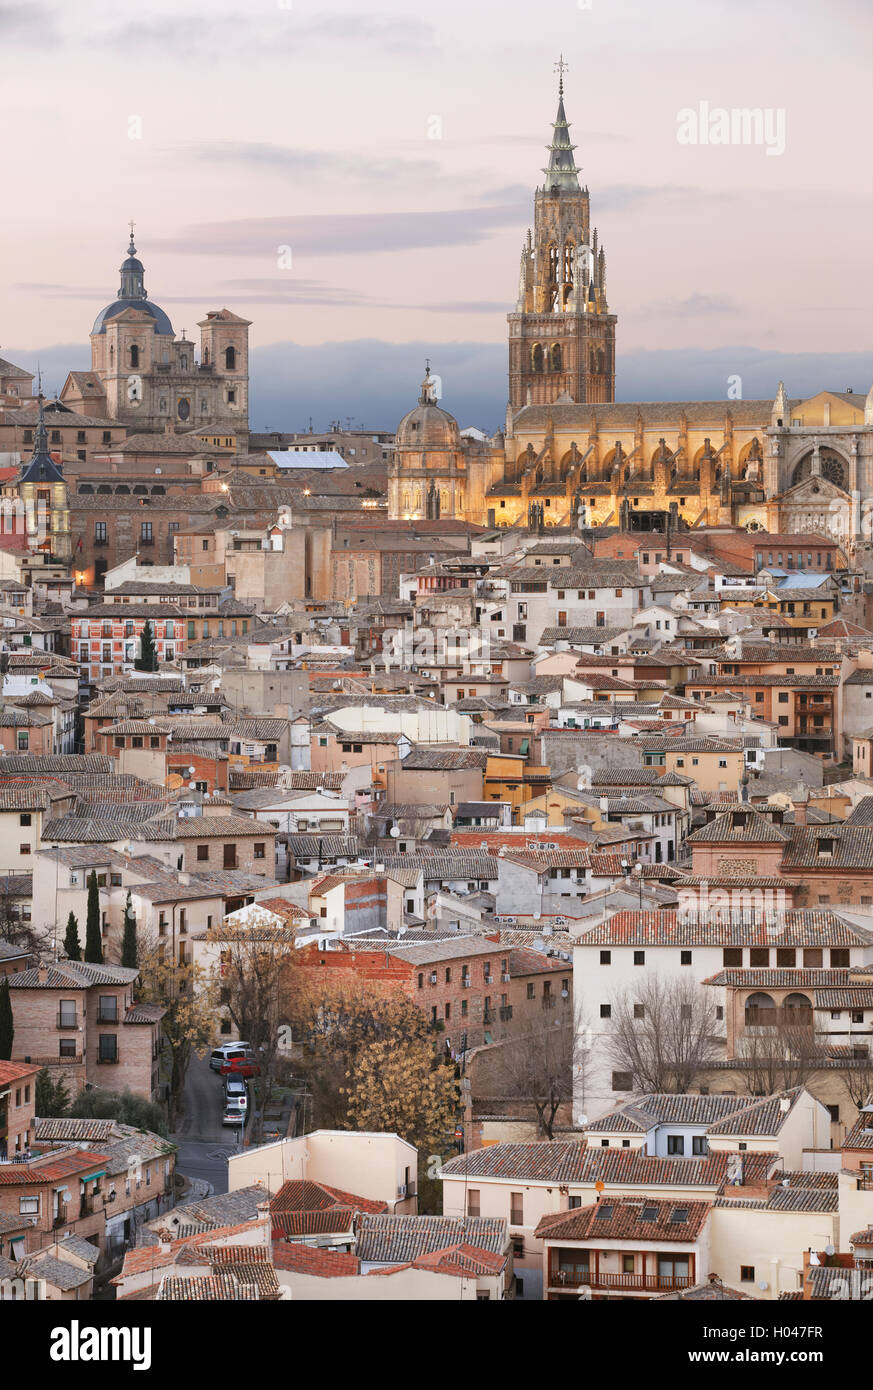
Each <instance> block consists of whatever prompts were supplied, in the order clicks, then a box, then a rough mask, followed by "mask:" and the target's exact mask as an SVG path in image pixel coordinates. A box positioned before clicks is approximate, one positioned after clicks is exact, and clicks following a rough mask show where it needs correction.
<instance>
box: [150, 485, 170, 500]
mask: <svg viewBox="0 0 873 1390" xmlns="http://www.w3.org/2000/svg"><path fill="white" fill-rule="evenodd" d="M166 492H167V489H166V488H165V487H161V485H160V483H157V484H156V485H155V486H154V487H153V488H152V497H165V496H166Z"/></svg>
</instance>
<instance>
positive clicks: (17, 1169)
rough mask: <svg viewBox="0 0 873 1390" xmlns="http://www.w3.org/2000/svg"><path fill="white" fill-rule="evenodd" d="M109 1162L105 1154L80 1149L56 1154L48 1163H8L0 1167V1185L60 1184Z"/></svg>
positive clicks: (31, 1185) (38, 1161)
mask: <svg viewBox="0 0 873 1390" xmlns="http://www.w3.org/2000/svg"><path fill="white" fill-rule="evenodd" d="M108 1162H109V1159H108V1158H107V1157H106V1155H105V1154H97V1153H83V1152H82V1151H81V1150H80V1149H70V1150H69V1151H67V1152H61V1153H56V1154H54V1155H53V1157H52V1161H51V1162H50V1163H43V1162H42V1161H41V1160H37V1161H36V1162H33V1163H10V1164H8V1165H5V1164H4V1165H3V1166H2V1167H0V1183H2V1184H3V1185H4V1186H6V1187H22V1186H27V1187H33V1186H36V1185H37V1184H38V1183H50V1182H61V1181H62V1180H63V1179H64V1178H72V1177H75V1175H76V1174H77V1173H87V1172H89V1170H90V1169H92V1168H102V1167H105V1165H106V1164H107V1163H108Z"/></svg>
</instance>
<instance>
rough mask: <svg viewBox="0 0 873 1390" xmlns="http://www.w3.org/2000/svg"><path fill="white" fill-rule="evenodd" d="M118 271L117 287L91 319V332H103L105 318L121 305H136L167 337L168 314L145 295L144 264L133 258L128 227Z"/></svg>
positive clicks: (120, 311) (117, 311)
mask: <svg viewBox="0 0 873 1390" xmlns="http://www.w3.org/2000/svg"><path fill="white" fill-rule="evenodd" d="M120 274H121V283H120V285H119V287H118V294H117V295H116V297H115V299H114V300H113V301H112V303H111V304H107V305H106V308H105V309H101V310H100V313H99V314H98V315H97V317H96V319H95V320H94V327H93V328H92V329H91V333H92V334H94V333H105V332H106V324H107V321H108V320H109V319H113V318H115V317H116V315H118V314H123V313H124V311H125V309H139V311H140V313H143V314H149V315H150V316H151V317H152V318H153V319H154V321H155V332H156V333H166V334H168V335H169V337H171V338H172V337H174V336H175V334H174V333H173V325H172V324H171V322H170V320H169V318H168V316H167V315H166V314H165V313H164V311H163V309H162V308H160V306H159V305H157V304H153V303H152V301H151V300H150V299H149V298H148V297H147V295H146V288H145V278H144V277H145V267H144V266H143V263H142V261H140V260H138V259H137V256H136V247H135V246H134V244H133V230H132V228H131V234H130V245H129V246H128V248H127V259H126V260H124V261H122V263H121V267H120Z"/></svg>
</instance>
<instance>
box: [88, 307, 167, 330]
mask: <svg viewBox="0 0 873 1390" xmlns="http://www.w3.org/2000/svg"><path fill="white" fill-rule="evenodd" d="M125 309H139V310H141V311H142V313H144V314H151V316H152V318H153V319H154V321H155V332H156V333H169V335H170V336H171V337H174V336H175V334H174V333H173V325H172V324H171V323H170V320H169V319H168V318H167V315H166V314H165V313H164V311H163V309H161V308H160V306H159V305H157V304H153V303H152V301H151V300H150V299H113V301H112V303H111V304H107V305H106V308H105V309H101V310H100V313H99V314H98V315H97V317H96V319H95V320H94V327H93V328H92V329H91V332H92V333H105V332H106V321H107V319H114V318H115V316H116V314H121V313H123V312H124V310H125Z"/></svg>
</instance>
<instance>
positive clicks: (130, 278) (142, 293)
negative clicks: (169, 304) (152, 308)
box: [117, 218, 148, 299]
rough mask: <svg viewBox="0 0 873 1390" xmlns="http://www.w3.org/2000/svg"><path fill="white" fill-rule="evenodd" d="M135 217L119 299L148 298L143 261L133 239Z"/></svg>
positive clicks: (122, 267)
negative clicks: (138, 254) (137, 252)
mask: <svg viewBox="0 0 873 1390" xmlns="http://www.w3.org/2000/svg"><path fill="white" fill-rule="evenodd" d="M133 225H134V224H133V219H132V218H131V222H130V244H129V246H128V248H127V259H126V260H125V261H124V262H123V263H122V266H121V283H120V284H119V287H118V296H117V297H118V298H119V299H148V295H147V293H146V287H145V282H144V279H143V277H144V275H145V271H144V270H143V267H142V262H141V261H138V260H137V258H136V246H135V245H134V241H133Z"/></svg>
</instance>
